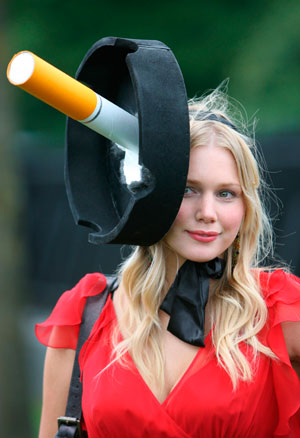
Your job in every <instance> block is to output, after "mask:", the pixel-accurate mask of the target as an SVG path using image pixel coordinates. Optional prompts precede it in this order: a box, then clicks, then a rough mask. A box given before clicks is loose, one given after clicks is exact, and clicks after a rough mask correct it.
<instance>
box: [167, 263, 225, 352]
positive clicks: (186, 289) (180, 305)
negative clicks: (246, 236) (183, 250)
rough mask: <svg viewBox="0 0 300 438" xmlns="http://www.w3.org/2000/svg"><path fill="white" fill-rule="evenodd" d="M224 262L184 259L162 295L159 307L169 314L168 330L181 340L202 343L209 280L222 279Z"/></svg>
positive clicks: (195, 343) (200, 344) (202, 344)
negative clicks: (169, 285)
mask: <svg viewBox="0 0 300 438" xmlns="http://www.w3.org/2000/svg"><path fill="white" fill-rule="evenodd" d="M224 267H225V261H224V260H222V259H219V258H215V259H213V260H210V261H209V262H205V263H197V262H192V261H190V260H187V261H186V262H185V263H184V264H183V265H182V266H181V268H180V269H179V271H178V273H177V276H176V278H175V280H174V282H173V284H172V286H171V287H170V289H169V291H168V293H167V295H166V296H165V298H164V300H163V302H162V304H161V306H160V308H161V309H162V310H164V311H165V312H166V313H168V314H169V315H170V320H169V324H168V327H167V329H168V331H169V332H171V333H172V334H173V335H175V336H176V337H177V338H179V339H181V340H182V341H185V342H188V343H189V344H192V345H196V346H199V347H205V345H204V318H205V306H206V303H207V300H208V294H209V279H210V278H215V279H217V278H221V276H222V274H223V271H224Z"/></svg>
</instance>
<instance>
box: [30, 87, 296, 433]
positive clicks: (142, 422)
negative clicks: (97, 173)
mask: <svg viewBox="0 0 300 438" xmlns="http://www.w3.org/2000/svg"><path fill="white" fill-rule="evenodd" d="M189 108H190V132H191V154H190V165H189V172H188V180H187V186H186V190H185V194H184V198H183V200H182V204H181V207H180V210H179V212H178V215H177V217H176V219H175V222H174V223H173V225H172V227H171V229H170V230H169V232H168V233H167V234H166V236H165V237H164V238H163V239H162V240H161V241H160V242H158V243H157V244H155V245H153V246H151V247H137V248H135V249H134V251H133V253H132V255H131V256H130V257H129V259H128V260H126V261H125V263H124V264H123V266H122V267H121V268H120V271H119V286H118V287H117V289H116V290H115V291H114V292H113V293H111V295H110V296H109V298H108V300H107V302H106V304H105V307H104V309H103V310H102V312H101V314H100V316H99V318H98V320H97V321H96V323H95V325H94V327H93V329H92V332H91V334H90V337H89V339H88V341H87V342H86V343H85V345H84V347H83V348H82V350H81V354H80V367H81V373H82V381H83V397H82V409H83V419H82V425H83V429H85V430H87V433H88V436H89V438H102V437H103V438H104V437H105V438H112V437H113V438H120V437H122V438H126V437H128V438H129V437H130V438H133V437H155V438H163V437H176V438H188V437H189V438H198V437H205V438H254V437H255V438H271V437H286V438H287V437H290V438H291V437H296V436H300V382H299V377H298V375H297V372H296V371H295V370H297V369H298V370H299V361H300V280H299V279H298V278H296V277H295V276H293V275H292V274H290V273H288V272H286V271H284V270H282V269H277V270H275V269H274V270H271V269H262V268H260V263H261V262H262V260H263V259H264V257H265V256H266V255H267V254H269V253H270V251H271V248H272V232H271V228H270V224H269V221H268V219H267V216H266V214H265V211H264V207H263V204H262V198H263V196H262V193H263V191H262V189H263V183H262V181H261V178H260V171H259V167H258V164H257V161H256V158H255V157H256V154H255V147H254V144H253V141H252V140H251V139H250V138H249V137H248V136H247V135H245V133H243V132H244V130H243V127H242V126H241V125H239V124H238V122H237V120H235V119H234V118H233V117H232V116H229V114H230V105H229V104H228V101H227V99H226V95H225V94H223V93H222V92H220V91H219V90H217V91H215V92H213V93H212V94H210V95H208V96H206V97H205V98H203V99H201V100H197V101H193V102H190V105H189ZM166 165H168V163H166ZM158 220H159V212H158ZM105 285H106V279H105V277H104V276H103V275H102V274H99V273H94V274H88V275H87V276H85V277H84V278H83V279H82V280H81V281H80V282H79V283H78V284H77V285H76V286H75V287H74V289H72V290H71V291H67V292H66V293H65V294H63V295H62V297H61V298H60V300H59V301H58V303H57V305H56V307H55V309H54V310H53V312H52V314H51V316H50V317H49V318H48V320H47V321H45V322H44V323H42V324H39V325H38V326H37V330H36V333H37V336H38V338H39V340H40V341H41V342H43V343H44V344H46V345H47V346H48V349H47V354H46V361H45V371H44V394H43V409H42V418H41V426H40V435H39V436H40V438H52V437H53V436H54V435H55V432H56V430H57V427H56V419H57V417H58V416H60V415H64V412H65V406H66V400H67V394H68V388H69V383H70V376H71V372H72V367H73V362H74V356H75V351H74V350H75V348H76V343H77V336H78V330H79V326H80V318H81V314H82V310H83V307H84V303H85V300H86V297H87V296H89V295H92V294H94V293H96V292H95V291H97V292H100V291H101V290H103V289H104V288H105ZM292 364H293V366H294V368H293V366H292Z"/></svg>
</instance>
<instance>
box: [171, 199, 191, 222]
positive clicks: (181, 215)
mask: <svg viewBox="0 0 300 438" xmlns="http://www.w3.org/2000/svg"><path fill="white" fill-rule="evenodd" d="M189 215H190V213H189V209H188V206H187V205H186V203H185V202H184V201H183V202H182V203H181V206H180V209H179V211H178V213H177V216H176V219H175V221H174V223H173V225H175V226H176V225H183V224H184V223H185V222H186V220H187V218H188V217H189Z"/></svg>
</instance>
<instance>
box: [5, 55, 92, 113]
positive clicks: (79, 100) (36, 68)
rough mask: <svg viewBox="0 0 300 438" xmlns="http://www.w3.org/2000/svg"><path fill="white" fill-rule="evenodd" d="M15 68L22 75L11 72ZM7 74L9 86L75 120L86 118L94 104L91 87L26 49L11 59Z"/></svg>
mask: <svg viewBox="0 0 300 438" xmlns="http://www.w3.org/2000/svg"><path fill="white" fill-rule="evenodd" d="M22 63H24V67H23V69H22ZM16 67H17V68H16ZM20 67H21V68H20ZM16 69H18V71H20V70H21V73H22V70H23V74H21V75H18V74H15V70H16ZM7 77H8V80H9V81H10V82H11V83H12V84H13V85H17V86H18V87H20V88H22V89H23V90H25V91H27V92H28V93H30V94H32V95H33V96H35V97H37V98H38V99H40V100H42V101H43V102H45V103H47V104H48V105H51V106H53V107H54V108H56V109H57V110H58V111H61V112H62V113H64V114H66V115H67V116H69V117H71V118H72V119H75V120H84V119H87V118H88V117H89V116H90V115H91V114H92V113H93V111H94V110H95V108H96V105H97V95H96V93H95V92H94V91H93V90H91V89H90V88H88V87H86V86H85V85H83V84H82V83H81V82H79V81H77V80H76V79H73V78H72V77H71V76H69V75H67V74H66V73H63V72H62V71H60V70H59V69H57V68H56V67H54V66H53V65H51V64H49V63H48V62H46V61H44V60H43V59H41V58H39V57H38V56H37V55H35V54H34V53H32V52H29V51H23V52H19V53H17V54H16V55H15V56H14V57H13V58H12V60H11V61H10V63H9V65H8V67H7Z"/></svg>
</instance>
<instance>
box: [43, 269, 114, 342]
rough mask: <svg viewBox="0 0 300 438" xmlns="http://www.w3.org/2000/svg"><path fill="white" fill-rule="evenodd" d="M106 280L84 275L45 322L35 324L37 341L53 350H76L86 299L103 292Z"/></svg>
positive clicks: (66, 293)
mask: <svg viewBox="0 0 300 438" xmlns="http://www.w3.org/2000/svg"><path fill="white" fill-rule="evenodd" d="M106 284H107V279H106V277H105V276H104V275H103V274H100V273H99V272H96V273H92V274H86V275H85V276H84V277H82V278H81V279H80V281H79V282H78V283H77V284H76V285H75V286H74V287H73V288H71V289H69V290H67V291H65V292H64V293H63V294H62V295H61V296H60V298H59V299H58V301H57V303H56V305H55V306H54V308H53V310H52V312H51V314H50V316H49V317H48V318H47V319H46V321H44V322H42V323H40V324H36V327H35V333H36V336H37V338H38V339H39V341H40V342H41V343H42V344H44V345H47V346H48V347H54V348H73V349H74V348H76V344H77V338H78V333H79V328H80V324H81V318H82V313H83V309H84V306H85V303H86V299H87V298H88V297H90V296H94V295H98V294H99V293H101V292H103V291H104V289H105V287H106Z"/></svg>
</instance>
